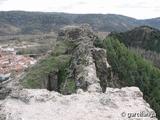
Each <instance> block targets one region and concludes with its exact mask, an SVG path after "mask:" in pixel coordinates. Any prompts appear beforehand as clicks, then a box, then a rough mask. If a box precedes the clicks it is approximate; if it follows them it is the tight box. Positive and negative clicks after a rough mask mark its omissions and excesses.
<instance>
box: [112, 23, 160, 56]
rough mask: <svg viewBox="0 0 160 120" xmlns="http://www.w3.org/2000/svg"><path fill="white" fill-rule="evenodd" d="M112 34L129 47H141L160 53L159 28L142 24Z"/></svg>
mask: <svg viewBox="0 0 160 120" xmlns="http://www.w3.org/2000/svg"><path fill="white" fill-rule="evenodd" d="M111 36H115V37H117V38H118V39H119V40H120V41H121V42H123V43H124V44H125V45H126V46H128V47H139V48H143V49H145V50H151V51H155V52H158V53H160V30H158V29H155V28H152V27H149V26H141V27H137V28H135V29H133V30H130V31H127V32H123V33H118V34H111Z"/></svg>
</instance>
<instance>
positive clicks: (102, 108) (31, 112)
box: [0, 87, 157, 120]
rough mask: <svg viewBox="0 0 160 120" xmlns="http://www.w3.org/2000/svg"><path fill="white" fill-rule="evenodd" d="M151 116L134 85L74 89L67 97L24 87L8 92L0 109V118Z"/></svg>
mask: <svg viewBox="0 0 160 120" xmlns="http://www.w3.org/2000/svg"><path fill="white" fill-rule="evenodd" d="M141 112H143V113H144V114H142V113H141ZM134 114H137V115H136V116H135V115H134ZM138 114H141V116H140V115H138ZM147 114H148V116H147ZM149 114H150V115H149ZM154 116H155V113H154V111H153V110H152V109H151V108H150V107H149V105H148V104H147V103H146V102H145V101H144V100H143V95H142V93H141V92H140V90H139V89H138V88H136V87H126V88H122V89H113V88H107V89H106V92H105V93H98V92H91V93H90V92H82V90H78V92H77V94H72V95H67V96H64V95H61V94H59V93H57V92H49V91H47V90H45V89H41V90H32V89H24V90H21V91H19V92H16V93H12V94H11V95H10V97H8V98H7V99H6V100H5V101H4V103H3V105H2V106H1V110H0V120H157V119H156V118H155V117H154ZM152 117H153V118H152Z"/></svg>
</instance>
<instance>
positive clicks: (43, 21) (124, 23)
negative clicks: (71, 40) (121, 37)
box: [0, 11, 160, 35]
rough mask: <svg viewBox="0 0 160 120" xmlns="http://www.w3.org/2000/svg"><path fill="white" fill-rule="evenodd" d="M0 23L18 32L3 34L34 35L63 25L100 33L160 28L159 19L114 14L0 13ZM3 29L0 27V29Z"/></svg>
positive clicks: (57, 28) (55, 29)
mask: <svg viewBox="0 0 160 120" xmlns="http://www.w3.org/2000/svg"><path fill="white" fill-rule="evenodd" d="M0 23H3V24H7V28H10V26H11V27H13V26H14V27H15V28H17V29H18V32H15V31H14V30H13V32H11V31H10V29H9V30H5V31H1V33H4V34H9V35H10V34H34V33H36V34H37V33H44V32H52V31H57V30H59V28H61V27H63V26H65V25H71V24H82V23H88V24H90V25H91V26H92V27H93V29H94V30H96V31H101V32H113V31H114V32H122V31H127V30H130V29H133V28H134V27H137V26H141V25H150V26H153V27H158V28H160V22H159V19H158V18H157V19H151V20H137V19H134V18H130V17H126V16H122V15H114V14H65V13H54V12H50V13H43V12H23V11H9V12H0ZM2 28H3V27H1V26H0V29H2ZM8 31H9V32H8Z"/></svg>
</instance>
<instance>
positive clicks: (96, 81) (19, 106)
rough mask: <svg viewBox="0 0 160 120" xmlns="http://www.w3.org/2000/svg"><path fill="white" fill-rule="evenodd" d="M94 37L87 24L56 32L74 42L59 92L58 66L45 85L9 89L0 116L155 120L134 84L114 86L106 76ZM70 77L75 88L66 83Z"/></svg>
mask: <svg viewBox="0 0 160 120" xmlns="http://www.w3.org/2000/svg"><path fill="white" fill-rule="evenodd" d="M96 39H98V38H97V36H96V35H95V33H94V32H93V31H92V30H91V28H90V27H89V26H88V25H82V26H80V27H79V26H72V27H71V26H69V27H65V28H63V29H62V30H61V31H60V32H59V37H58V40H61V41H70V42H72V43H74V47H73V49H72V50H69V51H66V52H69V53H70V54H71V60H70V63H69V67H68V74H67V77H66V79H65V81H63V82H64V83H63V89H62V91H61V93H63V94H70V95H62V94H60V93H58V92H56V91H58V90H57V87H58V86H55V85H54V84H57V83H58V80H59V78H58V75H57V74H58V70H57V71H56V72H55V71H53V73H51V74H50V79H49V81H48V84H50V86H49V87H48V88H49V90H50V91H48V90H46V89H20V88H19V87H18V86H17V88H18V89H16V88H15V89H13V90H12V92H11V94H10V95H9V96H8V97H7V98H6V99H5V100H4V101H2V102H1V103H0V104H1V105H0V120H94V119H95V120H157V119H156V117H155V116H156V115H155V112H154V111H153V110H152V109H151V108H150V106H149V104H147V103H146V102H145V101H144V100H143V94H142V92H141V91H140V90H139V89H138V88H137V87H126V88H121V89H118V88H110V87H109V86H112V87H116V81H113V80H112V79H110V77H111V66H110V65H109V64H108V62H107V55H106V51H105V49H102V48H97V47H95V45H94V41H95V40H96ZM71 80H74V82H73V83H74V84H75V89H76V92H74V93H72V94H71V93H70V92H69V91H68V90H67V87H66V86H67V84H69V82H70V81H71Z"/></svg>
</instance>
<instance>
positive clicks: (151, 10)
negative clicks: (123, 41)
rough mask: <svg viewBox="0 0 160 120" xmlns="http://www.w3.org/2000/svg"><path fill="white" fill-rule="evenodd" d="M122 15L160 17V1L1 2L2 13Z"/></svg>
mask: <svg viewBox="0 0 160 120" xmlns="http://www.w3.org/2000/svg"><path fill="white" fill-rule="evenodd" d="M8 10H24V11H42V12H67V13H103V14H108V13H111V14H121V15H126V16H130V17H134V18H138V19H146V18H154V17H160V0H0V11H8Z"/></svg>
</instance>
